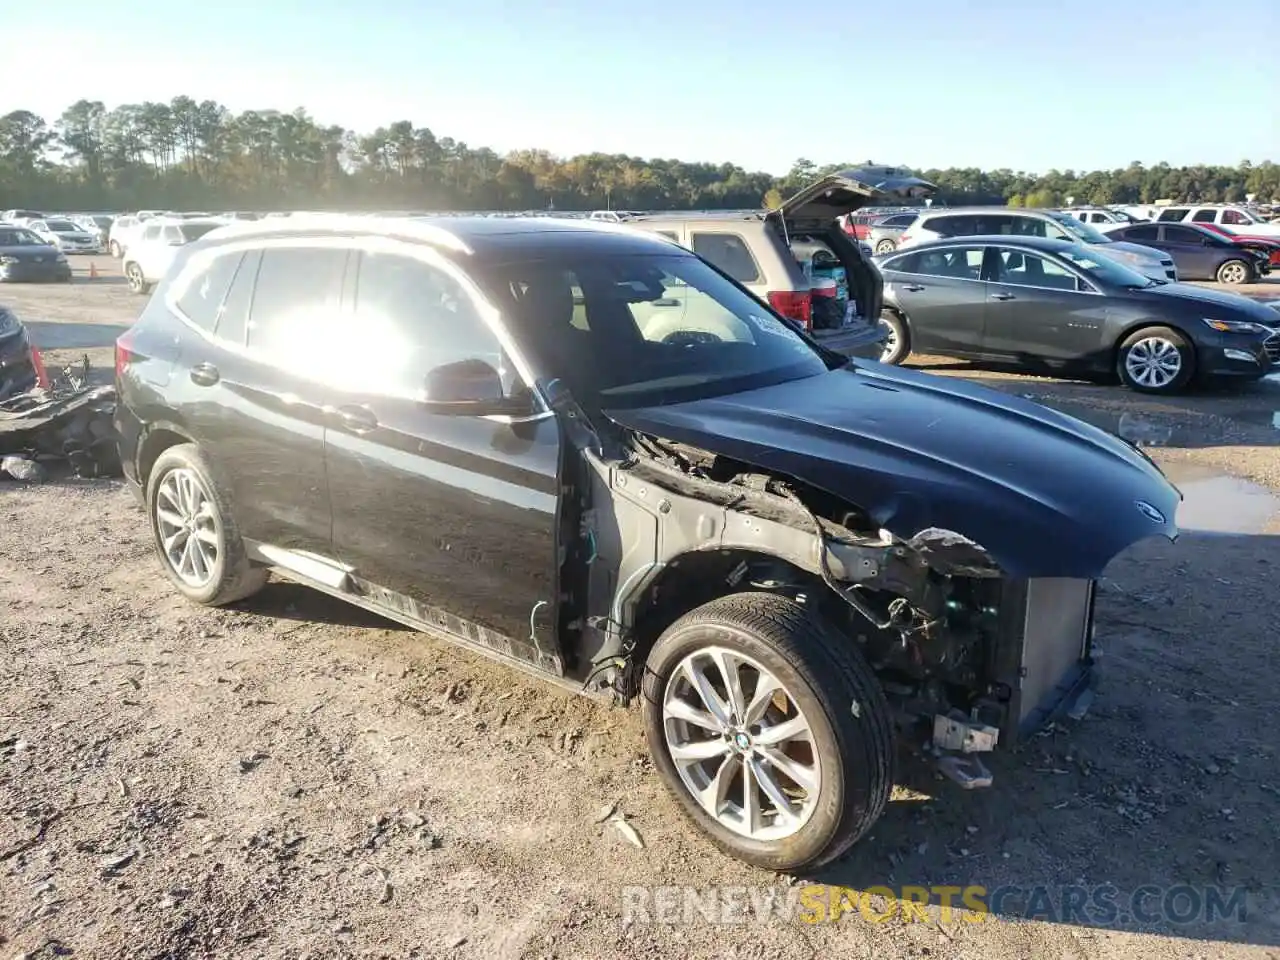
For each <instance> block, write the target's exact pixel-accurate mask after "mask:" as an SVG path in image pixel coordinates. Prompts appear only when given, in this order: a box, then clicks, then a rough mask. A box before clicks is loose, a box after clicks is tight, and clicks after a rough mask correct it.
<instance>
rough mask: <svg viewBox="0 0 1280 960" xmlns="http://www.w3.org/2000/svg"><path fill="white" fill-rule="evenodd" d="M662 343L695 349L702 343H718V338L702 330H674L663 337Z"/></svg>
mask: <svg viewBox="0 0 1280 960" xmlns="http://www.w3.org/2000/svg"><path fill="white" fill-rule="evenodd" d="M662 342H663V343H665V344H669V345H670V346H673V347H696V346H698V345H699V344H703V343H719V342H720V338H719V337H717V336H716V335H715V334H714V333H707V332H706V331H704V330H676V331H675V332H674V333H668V334H667V335H666V336H665V337H663V338H662Z"/></svg>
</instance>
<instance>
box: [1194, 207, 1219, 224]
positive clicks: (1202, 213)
mask: <svg viewBox="0 0 1280 960" xmlns="http://www.w3.org/2000/svg"><path fill="white" fill-rule="evenodd" d="M1215 213H1217V211H1216V210H1197V211H1196V212H1195V213H1193V214H1192V215H1191V222H1192V223H1213V216H1214V214H1215Z"/></svg>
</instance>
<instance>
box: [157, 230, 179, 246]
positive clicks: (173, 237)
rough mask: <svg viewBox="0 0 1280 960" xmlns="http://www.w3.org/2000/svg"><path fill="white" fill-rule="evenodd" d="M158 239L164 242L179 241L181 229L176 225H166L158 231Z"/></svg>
mask: <svg viewBox="0 0 1280 960" xmlns="http://www.w3.org/2000/svg"><path fill="white" fill-rule="evenodd" d="M160 239H162V240H163V241H164V242H165V243H181V242H182V231H181V230H179V229H178V228H177V227H169V226H166V227H165V228H164V230H162V231H161V233H160Z"/></svg>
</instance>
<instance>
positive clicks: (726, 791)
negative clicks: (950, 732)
mask: <svg viewBox="0 0 1280 960" xmlns="http://www.w3.org/2000/svg"><path fill="white" fill-rule="evenodd" d="M726 665H727V667H726ZM726 668H727V669H728V670H729V671H730V672H729V673H726V672H725V671H726ZM730 675H732V676H733V677H736V678H737V684H738V687H737V688H736V695H735V694H734V693H731V691H733V690H734V689H735V688H734V687H732V686H730V683H729V681H728V680H727V679H726V678H727V677H729V676H730ZM695 676H696V677H700V678H701V680H699V682H698V684H695V683H694V680H693V679H692V678H694V677H695ZM713 677H719V678H720V679H719V684H720V685H719V687H716V683H717V681H716V680H715V679H713ZM766 677H768V678H769V680H771V681H773V682H774V683H776V684H777V685H778V687H777V690H778V691H779V692H777V693H774V694H772V695H771V696H765V695H763V694H762V691H761V688H762V686H763V687H764V688H765V689H766V690H768V689H773V683H770V682H766V680H765V678H766ZM706 683H710V684H711V689H712V692H713V694H714V697H715V698H717V699H716V700H715V702H716V703H718V705H719V706H718V707H716V708H714V709H713V708H711V706H710V704H711V703H712V701H711V700H708V699H707V697H705V696H702V697H701V698H699V695H698V691H699V690H703V689H706V687H705V684H706ZM642 692H643V704H642V709H643V712H644V727H645V737H646V739H647V740H648V743H649V750H650V752H651V753H652V755H653V760H654V764H655V766H656V767H657V768H658V771H659V773H660V774H661V776H662V779H663V781H664V782H665V784H666V786H667V788H668V790H670V791H671V793H672V795H673V796H674V797H675V799H676V802H677V803H678V804H679V806H680V809H681V812H682V813H683V814H684V816H685V817H686V818H688V820H689V821H690V822H692V823H693V824H694V825H695V826H696V827H698V828H699V829H700V830H701V831H702V832H704V833H706V834H707V835H708V836H709V837H710V838H711V840H712V842H713V843H715V844H716V845H717V846H718V847H720V849H722V850H723V851H725V852H726V853H728V854H729V855H730V856H733V857H736V858H738V859H739V860H743V861H745V862H747V863H750V864H752V865H754V866H757V867H762V868H764V869H767V870H778V871H784V870H797V869H800V868H809V869H812V868H815V867H819V866H822V865H823V864H826V863H829V862H831V861H832V860H835V859H836V858H837V857H839V856H840V855H841V854H842V853H844V852H845V851H846V850H848V849H849V847H851V846H852V845H853V844H854V843H856V842H857V841H858V839H859V838H861V837H862V836H863V835H864V834H865V833H866V832H867V831H868V830H869V829H870V828H871V826H872V824H874V823H875V822H876V820H877V819H878V818H879V817H880V815H881V813H883V812H884V807H885V804H886V803H887V802H888V799H889V793H890V791H891V790H892V788H893V759H894V738H893V728H892V724H891V720H890V713H889V705H888V702H887V701H886V700H885V696H884V692H883V690H882V689H881V687H880V684H879V682H878V681H877V680H876V678H875V675H874V674H873V673H872V672H871V668H870V667H869V666H868V665H867V662H866V661H865V660H864V659H863V657H862V655H861V653H860V652H859V651H858V650H857V649H856V648H855V647H854V643H853V641H852V639H851V638H849V637H846V636H843V635H841V634H840V633H839V632H837V631H836V630H835V629H834V628H833V627H832V626H831V625H830V624H828V623H827V622H826V621H825V620H823V619H822V618H821V616H819V615H818V614H817V613H816V612H814V611H813V610H811V609H808V608H806V607H804V606H801V605H800V604H798V603H795V602H794V601H792V600H789V599H787V598H786V597H781V596H778V595H776V594H769V593H739V594H733V595H730V596H727V597H721V598H719V599H717V600H713V601H711V602H710V603H707V604H705V605H703V606H701V607H698V608H697V609H695V610H693V611H692V612H690V613H688V614H686V615H685V616H683V617H681V618H680V619H679V620H677V621H676V622H675V623H674V624H672V625H671V626H670V627H668V628H667V630H666V631H665V632H664V633H663V634H662V636H661V637H660V638H659V639H658V641H657V643H656V644H655V645H654V647H653V649H652V650H651V651H650V653H649V657H648V660H647V662H646V665H645V674H644V681H643V684H642ZM719 698H723V699H719ZM779 699H781V701H782V703H781V705H780V704H779V702H778V701H779ZM691 702H692V704H693V706H690V703H691ZM699 703H701V704H703V705H704V707H705V709H700V708H699V707H698V706H697V704H699ZM761 703H763V704H764V706H759V704H761ZM720 709H723V710H725V711H727V712H728V714H731V715H732V716H731V717H730V719H732V721H733V723H732V724H720V723H719V721H718V720H717V718H716V717H715V716H713V713H714V712H715V711H716V710H720ZM690 717H692V718H695V719H692V720H691V719H688V718H690ZM708 722H712V723H713V726H707V723H708ZM717 728H719V729H717ZM726 730H727V731H728V732H726ZM796 730H803V733H802V734H794V733H792V732H791V731H796ZM673 751H675V753H676V754H679V757H680V759H679V761H677V760H676V759H674V757H673ZM787 751H790V752H787ZM704 755H705V759H703V757H704ZM691 758H692V759H691ZM708 764H710V765H711V767H710V769H707V766H706V765H708ZM748 770H750V771H751V774H750V777H749V779H750V784H748V783H747V781H748V774H747V771H748ZM792 774H795V777H798V779H796V778H793V776H792ZM686 778H688V781H692V782H693V785H692V786H691V785H690V782H687V780H686ZM704 780H705V782H706V785H705V786H701V784H703V782H704ZM721 784H723V788H721V789H713V788H720V785H721ZM806 784H808V785H806ZM695 788H696V789H698V790H699V792H700V793H701V794H702V795H703V797H704V798H705V801H704V800H700V799H699V798H698V796H697V795H695ZM771 788H772V791H773V792H772V793H770V789H771ZM753 796H754V797H755V799H754V801H753V800H751V799H750V798H751V797H753ZM771 797H781V799H782V801H783V806H785V807H786V811H785V813H786V815H784V812H783V806H780V805H779V804H778V802H777V801H776V800H774V799H771ZM735 798H736V803H737V804H738V805H739V808H738V809H736V810H735V808H734V806H733V804H734V803H735ZM712 809H714V810H716V811H717V812H715V813H713V812H711V811H712Z"/></svg>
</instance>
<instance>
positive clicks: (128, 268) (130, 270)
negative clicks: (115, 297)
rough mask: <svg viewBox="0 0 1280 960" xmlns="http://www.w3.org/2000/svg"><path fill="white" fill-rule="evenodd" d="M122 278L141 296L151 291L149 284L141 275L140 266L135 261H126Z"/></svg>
mask: <svg viewBox="0 0 1280 960" xmlns="http://www.w3.org/2000/svg"><path fill="white" fill-rule="evenodd" d="M124 278H125V280H127V281H128V282H129V289H130V290H132V291H133V292H134V293H136V294H138V295H139V296H141V295H142V294H146V293H150V292H151V284H149V283H148V282H147V278H146V277H145V276H143V273H142V267H140V266H139V265H138V264H137V263H127V264H125V267H124Z"/></svg>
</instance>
